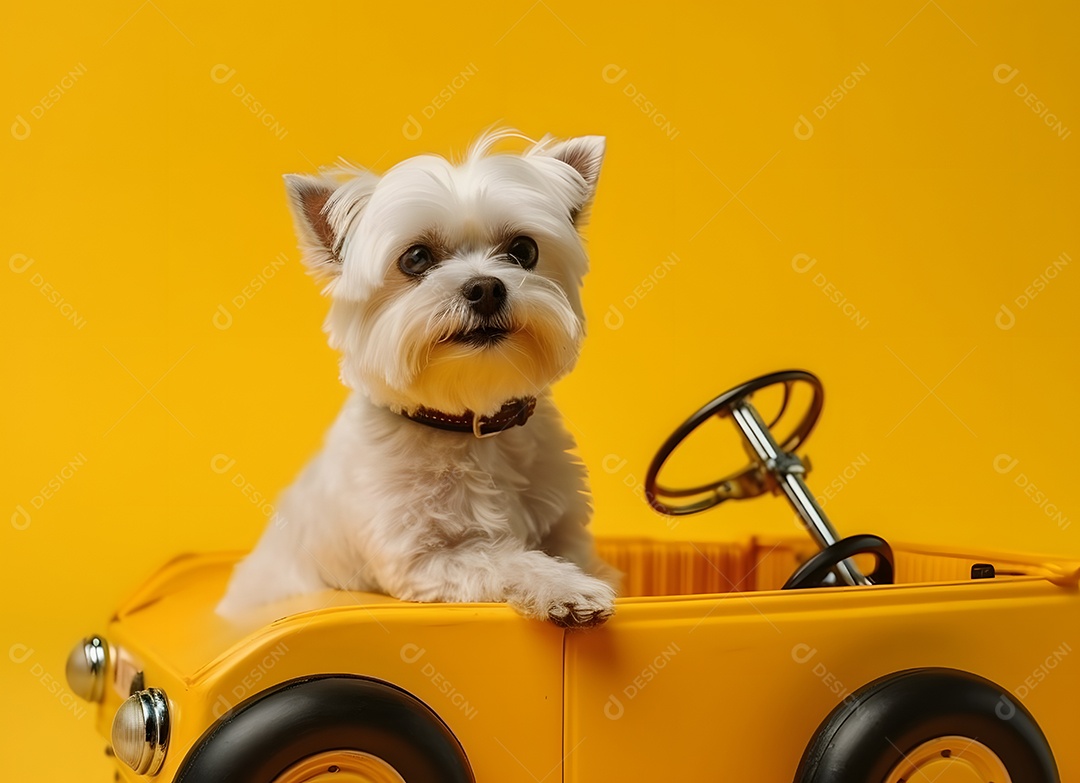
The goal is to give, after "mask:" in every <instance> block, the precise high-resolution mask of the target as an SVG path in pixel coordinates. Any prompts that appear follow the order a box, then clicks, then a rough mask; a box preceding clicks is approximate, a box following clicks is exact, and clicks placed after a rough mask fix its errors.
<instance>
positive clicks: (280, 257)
mask: <svg viewBox="0 0 1080 783" xmlns="http://www.w3.org/2000/svg"><path fill="white" fill-rule="evenodd" d="M287 263H289V257H288V256H287V255H285V254H284V253H278V254H277V255H276V256H275V257H274V260H273V261H271V262H270V263H269V264H267V265H266V266H264V267H263V268H262V269H261V270H259V274H257V275H255V277H253V278H251V280H250V281H249V282H248V284H247V285H245V286H244V287H243V288H242V289H240V293H238V294H237V295H236V296H234V297H233V298H232V299H230V300H229V304H231V305H232V306H233V307H234V308H236V309H237V310H242V309H243V308H244V306H245V305H247V303H248V302H250V301H251V300H252V299H254V298H255V294H257V293H259V291H261V290H263V288H265V287H266V284H267V283H268V282H270V280H271V279H273V278H274V277H275V276H277V271H278V270H279V269H281V267H283V266H285V265H286V264H287ZM210 320H211V321H212V322H213V324H214V326H215V327H217V328H218V329H221V330H222V331H225V330H226V329H228V328H229V327H230V326H232V325H233V314H232V311H230V310H229V308H227V307H226V306H225V305H224V304H219V305H218V308H217V310H215V311H214V315H213V316H211V319H210Z"/></svg>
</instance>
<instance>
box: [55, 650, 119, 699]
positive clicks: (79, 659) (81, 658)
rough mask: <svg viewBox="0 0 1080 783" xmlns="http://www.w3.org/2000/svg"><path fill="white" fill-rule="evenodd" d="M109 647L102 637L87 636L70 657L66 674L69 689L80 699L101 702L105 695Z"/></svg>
mask: <svg viewBox="0 0 1080 783" xmlns="http://www.w3.org/2000/svg"><path fill="white" fill-rule="evenodd" d="M108 663H109V645H108V644H106V643H105V640H104V639H102V638H101V637H100V636H87V637H86V638H85V639H83V640H82V641H81V642H79V643H78V644H77V645H75V649H74V650H72V651H71V655H69V656H68V659H67V666H66V667H65V673H66V675H67V681H68V687H70V688H71V692H72V693H74V694H75V695H76V696H78V697H79V698H80V699H86V700H87V701H91V702H92V701H101V697H102V696H104V695H105V668H106V666H108Z"/></svg>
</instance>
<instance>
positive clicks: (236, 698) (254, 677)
mask: <svg viewBox="0 0 1080 783" xmlns="http://www.w3.org/2000/svg"><path fill="white" fill-rule="evenodd" d="M288 652H289V646H288V645H287V644H285V642H281V643H279V644H278V645H277V646H276V647H274V648H273V649H272V650H269V651H268V652H267V653H266V655H264V656H263V657H262V659H261V660H260V661H259V662H258V663H256V664H255V666H253V667H252V669H251V671H249V672H248V673H247V674H246V675H244V677H243V679H241V680H240V682H239V683H238V684H237V685H234V686H233V688H232V690H231V691H229V695H228V696H226V695H225V694H221V695H219V696H218V697H217V701H215V702H214V708H213V710H212V712H213V714H214V717H215V718H217V719H218V720H220V719H221V718H222V717H224V716H225V715H226V714H227V713H228V712H230V711H231V710H232V709H233V707H235V706H236V705H237V704H239V703H240V702H241V701H243V700H244V699H245V698H246V697H247V696H248V695H249V694H251V693H254V692H255V687H256V686H257V685H258V684H259V683H260V682H262V680H263V679H264V678H265V677H266V675H267V674H268V673H269V672H270V670H271V669H273V668H274V666H276V665H277V662H278V661H280V660H281V659H282V658H284V657H285V654H286V653H288Z"/></svg>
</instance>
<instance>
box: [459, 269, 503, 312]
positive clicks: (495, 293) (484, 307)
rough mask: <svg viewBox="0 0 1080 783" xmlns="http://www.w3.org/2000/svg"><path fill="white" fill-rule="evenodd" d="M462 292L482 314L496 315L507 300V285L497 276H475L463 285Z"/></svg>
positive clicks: (470, 303)
mask: <svg viewBox="0 0 1080 783" xmlns="http://www.w3.org/2000/svg"><path fill="white" fill-rule="evenodd" d="M461 293H462V295H463V296H464V297H465V299H466V301H468V303H469V305H470V306H471V307H472V309H473V311H474V312H476V313H479V314H480V315H494V314H495V313H497V312H498V311H499V308H500V307H502V305H503V302H505V301H506V286H505V285H503V281H502V280H500V279H499V278H497V277H474V278H473V279H472V280H468V281H466V283H465V285H463V286H462V287H461Z"/></svg>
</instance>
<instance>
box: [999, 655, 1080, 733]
mask: <svg viewBox="0 0 1080 783" xmlns="http://www.w3.org/2000/svg"><path fill="white" fill-rule="evenodd" d="M1071 652H1072V647H1071V646H1070V645H1069V643H1068V642H1062V643H1061V644H1060V645H1059V646H1058V647H1057V648H1056V649H1055V650H1054V651H1053V652H1051V653H1050V654H1049V655H1047V656H1046V658H1045V659H1044V660H1043V662H1042V663H1040V664H1039V665H1038V666H1036V667H1035V669H1034V670H1033V671H1032V672H1031V674H1029V675H1028V676H1027V677H1025V678H1024V681H1023V682H1022V683H1021V684H1020V685H1018V686H1017V687H1016V688H1014V689H1013V694H1015V696H1016V697H1017V698H1018V699H1019V700H1020V701H1024V700H1025V699H1026V698H1027V697H1028V696H1029V695H1030V694H1031V692H1032V691H1034V690H1035V689H1036V688H1038V687H1039V686H1040V685H1041V684H1042V683H1043V681H1044V680H1045V679H1046V678H1047V677H1049V676H1050V672H1052V671H1053V670H1054V669H1056V668H1057V667H1058V664H1060V663H1061V660H1062V659H1063V658H1065V657H1066V656H1068V655H1069V654H1070V653H1071ZM994 714H995V715H997V716H998V717H999V718H1001V719H1002V720H1012V718H1013V716H1014V715H1016V705H1015V704H1014V703H1013V702H1012V700H1011V699H1010V698H1009V697H1008V696H1002V697H1001V698H1000V699H999V700H998V703H997V706H996V707H994Z"/></svg>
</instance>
